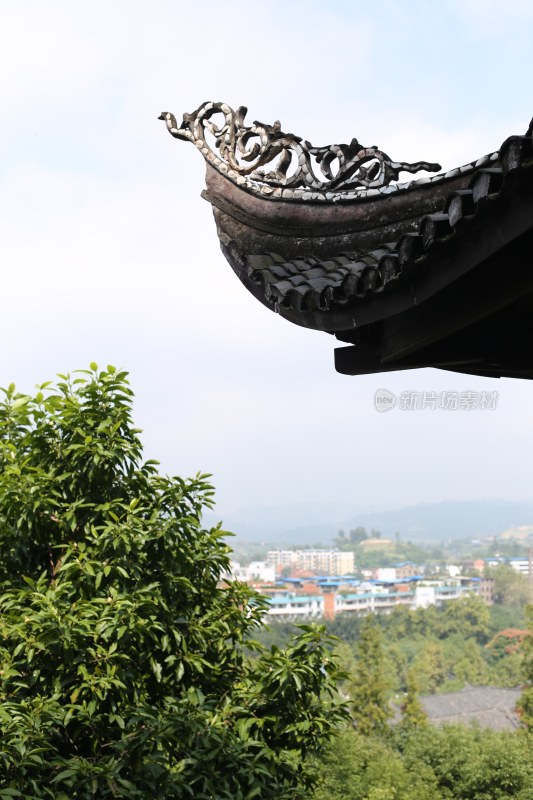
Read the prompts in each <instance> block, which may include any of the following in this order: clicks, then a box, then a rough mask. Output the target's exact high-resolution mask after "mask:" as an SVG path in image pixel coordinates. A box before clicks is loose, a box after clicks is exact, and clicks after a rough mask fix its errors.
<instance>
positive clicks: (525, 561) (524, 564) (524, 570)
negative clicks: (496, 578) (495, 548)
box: [509, 558, 533, 578]
mask: <svg viewBox="0 0 533 800" xmlns="http://www.w3.org/2000/svg"><path fill="white" fill-rule="evenodd" d="M509 565H510V566H511V567H512V568H513V569H516V571H517V572H520V573H521V574H522V575H525V576H526V578H527V577H528V576H529V558H510V559H509ZM532 571H533V565H532Z"/></svg>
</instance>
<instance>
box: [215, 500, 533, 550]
mask: <svg viewBox="0 0 533 800" xmlns="http://www.w3.org/2000/svg"><path fill="white" fill-rule="evenodd" d="M335 508H336V507H335V506H334V505H333V504H331V505H330V506H314V505H313V504H309V506H304V505H302V506H299V507H298V506H289V507H287V509H286V511H287V512H289V509H290V513H286V514H284V509H281V508H275V507H274V508H271V509H254V508H249V509H246V510H245V511H241V512H238V513H237V514H235V515H231V514H230V515H227V516H226V517H222V519H223V527H224V528H225V529H226V530H229V531H232V532H233V533H235V534H236V536H237V537H238V539H245V540H248V541H254V542H260V541H264V542H269V543H272V544H275V545H278V546H284V545H285V546H289V545H304V544H307V545H313V544H317V543H321V544H323V545H330V544H331V542H332V541H333V539H334V537H335V536H336V535H337V533H338V531H339V529H343V530H344V531H345V532H346V533H347V532H348V531H349V530H350V529H352V528H356V527H358V526H363V527H365V528H366V529H367V530H368V531H370V530H371V529H372V528H375V529H377V530H379V531H381V532H382V534H383V536H387V537H392V536H394V535H395V533H396V532H398V533H399V534H400V538H401V539H402V540H404V541H413V542H428V543H434V544H439V543H440V542H443V543H447V542H450V541H453V540H454V539H464V538H472V539H477V538H484V537H487V536H496V535H500V534H501V533H503V532H504V531H505V530H507V529H509V528H514V527H517V526H519V525H531V524H533V501H532V502H525V501H524V502H515V501H510V500H463V501H444V502H439V503H421V504H419V505H414V506H408V507H405V508H398V509H391V508H390V507H389V508H386V507H382V508H381V509H376V510H371V509H369V508H368V507H366V508H361V509H359V510H357V509H356V508H353V510H351V509H349V508H347V507H346V504H344V505H343V507H342V509H338V510H339V511H340V513H339V514H338V515H337V514H335ZM295 509H296V510H295ZM316 509H320V513H318V512H316ZM314 511H315V513H314ZM329 511H330V512H331V516H330V517H329V520H328V512H329ZM347 511H348V513H346V512H347ZM298 513H300V514H301V517H300V518H301V520H302V524H300V525H298V524H294V522H295V519H297V518H298ZM341 514H342V516H341ZM215 517H216V518H217V519H220V517H218V516H217V515H216V514H215V515H213V514H209V515H207V516H206V522H207V523H209V522H211V521H213V520H214V519H215ZM325 517H326V518H325ZM284 520H286V522H285V524H284ZM311 520H313V521H312V522H311Z"/></svg>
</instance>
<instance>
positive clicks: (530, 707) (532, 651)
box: [518, 605, 533, 733]
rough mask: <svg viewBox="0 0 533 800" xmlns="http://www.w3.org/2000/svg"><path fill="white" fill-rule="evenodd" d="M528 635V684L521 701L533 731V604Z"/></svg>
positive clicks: (525, 647)
mask: <svg viewBox="0 0 533 800" xmlns="http://www.w3.org/2000/svg"><path fill="white" fill-rule="evenodd" d="M526 621H527V626H528V631H527V635H526V636H525V638H524V640H523V643H522V658H523V662H522V669H523V676H524V678H525V681H526V686H525V688H524V691H523V692H522V697H521V698H520V701H519V704H518V706H519V709H520V712H521V715H522V721H523V723H524V725H526V726H527V728H528V730H529V731H530V732H531V733H533V605H530V606H528V607H527V609H526Z"/></svg>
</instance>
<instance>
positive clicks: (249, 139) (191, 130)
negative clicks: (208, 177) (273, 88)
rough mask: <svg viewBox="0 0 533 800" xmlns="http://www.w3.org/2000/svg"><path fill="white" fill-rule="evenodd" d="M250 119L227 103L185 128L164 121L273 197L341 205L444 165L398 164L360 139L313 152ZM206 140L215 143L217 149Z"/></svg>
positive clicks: (204, 111) (189, 119)
mask: <svg viewBox="0 0 533 800" xmlns="http://www.w3.org/2000/svg"><path fill="white" fill-rule="evenodd" d="M246 113H247V108H245V107H244V106H240V107H239V108H238V109H237V111H234V110H233V109H232V108H230V106H228V105H226V103H203V104H202V105H201V106H200V107H199V108H198V109H197V110H196V111H194V112H193V113H192V114H184V115H183V122H182V123H181V125H180V126H179V127H178V124H177V121H176V117H175V116H174V114H171V113H170V112H168V111H164V112H163V113H162V114H161V115H160V117H159V119H161V120H164V121H165V122H166V125H167V128H168V130H169V132H170V133H171V134H172V136H174V137H175V138H176V139H184V140H185V141H189V142H192V143H193V144H195V145H196V147H198V149H199V150H200V152H201V153H202V155H203V156H204V158H205V159H206V161H207V162H208V163H210V164H211V165H212V166H213V167H214V168H215V169H217V170H218V171H219V172H221V173H223V174H224V175H226V177H228V178H229V179H230V180H232V181H233V182H235V183H237V184H238V185H241V186H243V187H244V188H247V189H249V190H251V191H253V192H256V193H259V194H263V195H266V196H271V197H282V198H284V199H285V198H286V199H303V200H308V199H309V200H332V201H335V200H337V199H342V198H343V197H346V196H347V195H348V196H358V195H361V194H363V195H364V194H366V193H367V191H368V190H374V191H371V192H370V193H371V194H377V193H378V191H379V190H383V189H385V188H386V187H388V186H389V185H390V184H391V183H392V181H397V180H398V176H399V174H400V172H410V173H415V172H419V171H420V170H425V171H427V172H438V171H439V170H440V169H441V167H440V164H432V163H429V162H427V161H417V162H416V163H414V164H408V163H405V162H403V161H393V160H392V159H391V158H390V157H389V156H388V155H387V154H386V153H384V152H383V151H382V150H379V149H378V148H377V147H375V146H372V147H363V145H361V144H360V143H359V142H358V141H357V139H352V141H351V142H350V144H331V145H327V146H326V147H313V146H312V145H311V143H310V142H307V141H305V140H303V139H302V138H301V137H300V136H295V135H294V134H292V133H284V132H283V131H282V130H281V125H280V123H279V122H278V121H276V122H275V123H274V124H273V125H266V124H264V123H262V122H258V121H255V122H254V123H253V125H250V126H249V127H247V126H246V125H245V124H244V118H245V116H246ZM206 134H210V135H211V136H212V137H213V139H214V143H213V144H214V147H213V146H212V145H211V143H210V142H209V140H208V139H207V138H206ZM267 166H268V168H269V169H265V167H267ZM394 188H396V187H391V188H390V189H389V191H392V190H393V189H394ZM365 190H366V191H365Z"/></svg>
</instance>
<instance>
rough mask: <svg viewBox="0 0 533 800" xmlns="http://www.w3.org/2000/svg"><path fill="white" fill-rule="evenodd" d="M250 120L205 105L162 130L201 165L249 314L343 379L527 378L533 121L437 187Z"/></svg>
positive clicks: (412, 167) (435, 180)
mask: <svg viewBox="0 0 533 800" xmlns="http://www.w3.org/2000/svg"><path fill="white" fill-rule="evenodd" d="M245 117H246V108H244V107H240V108H238V109H237V110H236V111H234V110H233V109H231V108H230V107H229V106H228V105H226V104H224V103H203V104H202V105H201V106H200V107H199V108H198V109H197V110H196V111H194V112H193V113H192V114H185V115H184V116H183V121H182V122H181V123H180V124H179V125H178V123H177V121H176V118H175V117H174V115H173V114H171V113H170V112H165V113H163V114H161V116H160V119H162V120H164V121H165V123H166V126H167V128H168V130H169V132H170V133H171V135H172V136H173V137H175V138H177V139H181V140H184V141H190V142H192V143H193V144H194V145H195V146H196V147H197V148H198V149H199V150H200V152H201V153H202V155H203V157H204V159H205V161H206V165H207V169H206V189H205V191H204V192H203V196H204V198H205V199H206V200H208V201H209V202H210V204H211V206H212V208H213V213H214V217H215V222H216V226H217V233H218V236H219V240H220V244H221V247H222V250H223V253H224V255H225V257H226V259H227V261H228V262H229V264H230V265H231V267H232V269H233V270H234V271H235V273H236V274H237V276H238V277H239V279H240V280H241V282H242V283H243V284H244V286H245V287H246V288H247V289H248V291H250V292H251V294H252V295H253V296H254V297H255V298H256V299H258V300H259V301H260V302H261V303H263V304H264V305H266V306H267V307H268V308H270V309H271V310H273V311H275V312H276V313H278V314H280V315H281V316H282V317H284V318H285V319H287V320H289V321H290V322H293V323H295V324H297V325H300V326H303V327H308V328H313V329H315V330H321V331H325V332H328V333H333V334H335V336H336V337H337V338H338V339H339V340H340V341H341V342H343V343H344V344H345V345H348V346H347V347H346V346H345V347H342V348H338V350H337V352H336V368H337V370H338V371H339V372H342V373H344V374H350V375H358V374H363V373H369V372H382V371H391V370H395V369H414V368H419V367H425V366H434V367H438V368H441V369H449V370H455V371H458V372H465V373H469V374H474V375H488V376H494V377H499V376H507V377H525V378H533V356H532V355H531V350H530V348H529V347H528V346H527V345H526V344H525V342H526V340H529V339H530V336H531V331H530V324H529V320H530V319H531V317H532V316H533V271H532V270H531V268H530V259H524V257H523V255H521V253H525V252H529V253H530V252H531V251H532V248H533V122H532V123H531V124H530V126H529V128H528V131H527V132H526V134H525V135H523V136H510V137H509V138H508V139H506V140H505V142H503V144H502V145H501V146H500V148H499V149H498V150H496V151H494V152H492V153H489V154H488V155H483V156H480V157H479V158H477V159H476V160H474V161H472V162H470V163H467V164H465V165H463V166H461V167H457V168H454V169H451V170H449V171H447V172H438V171H439V170H440V166H439V165H438V164H436V163H430V162H426V161H419V162H416V163H412V164H409V163H405V162H400V161H393V160H392V159H391V158H390V157H389V156H388V155H387V154H386V153H385V152H383V151H382V150H379V149H378V148H377V147H374V146H372V147H364V146H363V145H361V144H360V143H359V142H358V141H357V139H355V138H354V139H352V141H351V142H350V144H334V145H328V146H325V147H314V146H313V145H311V144H310V143H309V142H308V141H306V140H304V139H302V138H301V137H299V136H295V135H293V134H289V133H285V132H283V130H282V129H281V125H280V123H279V122H275V123H274V124H272V125H268V124H264V123H260V122H257V121H256V122H254V123H253V124H252V125H249V126H247V125H245ZM420 170H424V171H425V172H426V174H425V175H423V176H421V177H417V176H415V175H414V173H417V172H418V171H420ZM405 172H406V173H411V175H409V176H408V177H407V179H406V180H404V181H403V182H401V179H400V175H401V173H405ZM431 172H438V174H428V173H431Z"/></svg>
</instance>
